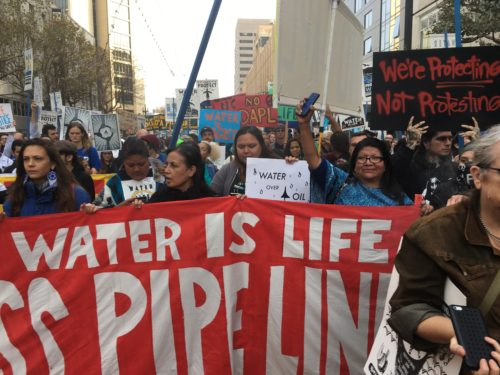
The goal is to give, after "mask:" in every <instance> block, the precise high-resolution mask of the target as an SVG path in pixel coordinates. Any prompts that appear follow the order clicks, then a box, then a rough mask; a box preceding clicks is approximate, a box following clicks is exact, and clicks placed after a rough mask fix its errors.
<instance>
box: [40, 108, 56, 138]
mask: <svg viewBox="0 0 500 375" xmlns="http://www.w3.org/2000/svg"><path fill="white" fill-rule="evenodd" d="M37 123H38V134H42V129H43V127H44V125H47V124H49V125H54V126H55V127H56V129H57V112H52V111H40V117H39V119H38V122H37Z"/></svg>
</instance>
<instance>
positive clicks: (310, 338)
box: [304, 267, 323, 374]
mask: <svg viewBox="0 0 500 375" xmlns="http://www.w3.org/2000/svg"><path fill="white" fill-rule="evenodd" d="M322 272H323V271H322V270H321V269H316V268H309V267H306V311H305V316H304V374H319V373H320V364H321V361H320V355H321V310H322V309H321V291H322V289H323V285H322V282H321V274H322Z"/></svg>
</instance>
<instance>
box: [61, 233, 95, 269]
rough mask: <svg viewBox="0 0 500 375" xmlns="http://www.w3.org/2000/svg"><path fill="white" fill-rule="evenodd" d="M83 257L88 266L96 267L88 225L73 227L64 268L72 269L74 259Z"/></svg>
mask: <svg viewBox="0 0 500 375" xmlns="http://www.w3.org/2000/svg"><path fill="white" fill-rule="evenodd" d="M82 256H83V257H85V258H86V260H87V266H88V267H89V268H94V267H98V266H99V263H98V262H97V258H96V256H95V250H94V243H93V240H92V235H91V234H90V230H89V227H88V226H83V227H75V232H74V233H73V238H72V239H71V248H70V252H69V259H68V263H67V264H66V269H72V268H73V267H74V265H75V261H76V259H78V258H79V257H82Z"/></svg>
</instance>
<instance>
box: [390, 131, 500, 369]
mask: <svg viewBox="0 0 500 375" xmlns="http://www.w3.org/2000/svg"><path fill="white" fill-rule="evenodd" d="M475 142H476V147H475V149H474V163H473V164H474V165H473V166H472V167H471V174H472V177H473V180H474V186H475V189H474V192H473V194H472V197H471V198H470V199H467V200H463V201H461V202H459V203H458V204H455V205H453V206H449V207H445V208H442V209H440V210H438V211H436V212H434V213H432V214H431V215H429V216H426V217H424V218H422V219H420V220H418V221H416V222H415V223H413V225H412V226H411V227H410V229H408V231H407V232H406V234H405V235H404V238H403V242H402V246H401V250H400V251H399V253H398V255H397V256H396V263H395V265H396V268H397V270H398V272H399V275H400V276H399V277H400V278H399V286H398V288H397V290H396V292H395V293H394V295H393V296H392V298H391V301H390V303H391V306H392V314H391V317H390V319H389V323H390V324H391V326H392V327H393V328H394V329H395V330H396V331H397V332H398V333H399V334H400V335H401V336H402V338H404V339H405V340H406V341H408V342H410V343H412V344H413V345H414V346H415V347H416V348H419V349H425V350H430V349H432V348H434V347H437V346H438V345H442V344H449V345H450V349H451V351H452V352H454V353H456V354H458V355H461V356H463V355H464V349H463V348H462V347H460V346H459V345H458V344H457V340H456V338H455V332H454V330H453V325H452V323H451V320H450V319H449V318H448V316H447V315H446V314H445V312H444V311H443V306H445V303H444V297H443V292H444V284H445V280H446V279H447V278H449V279H450V280H451V281H452V282H453V283H454V284H455V285H456V286H457V287H458V289H460V291H461V292H462V293H463V294H465V297H466V298H467V305H468V306H471V307H478V308H480V310H481V312H482V315H483V317H484V320H485V323H486V326H487V328H488V331H489V334H490V336H491V338H489V339H486V341H488V342H489V343H490V344H492V345H493V348H494V350H493V353H492V356H493V359H492V360H490V361H489V363H487V362H486V360H484V359H483V360H481V370H480V371H479V372H477V374H498V373H499V366H500V345H499V344H498V342H499V341H500V294H499V292H498V290H497V291H496V292H495V293H496V294H493V295H492V298H491V299H490V300H489V301H488V300H487V301H485V295H486V294H487V291H488V289H489V288H490V287H494V285H495V284H493V282H494V281H493V280H494V279H495V276H496V275H497V273H498V272H499V271H500V220H499V218H500V125H497V126H495V127H493V128H491V129H490V130H488V131H487V132H486V134H484V135H483V137H482V138H480V139H479V140H477V141H475ZM497 283H498V280H497ZM497 286H498V285H497ZM493 339H494V340H493ZM495 340H496V341H495ZM495 371H496V372H495Z"/></svg>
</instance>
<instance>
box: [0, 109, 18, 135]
mask: <svg viewBox="0 0 500 375" xmlns="http://www.w3.org/2000/svg"><path fill="white" fill-rule="evenodd" d="M15 132H16V127H15V126H14V116H12V107H11V106H10V103H0V133H15Z"/></svg>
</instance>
